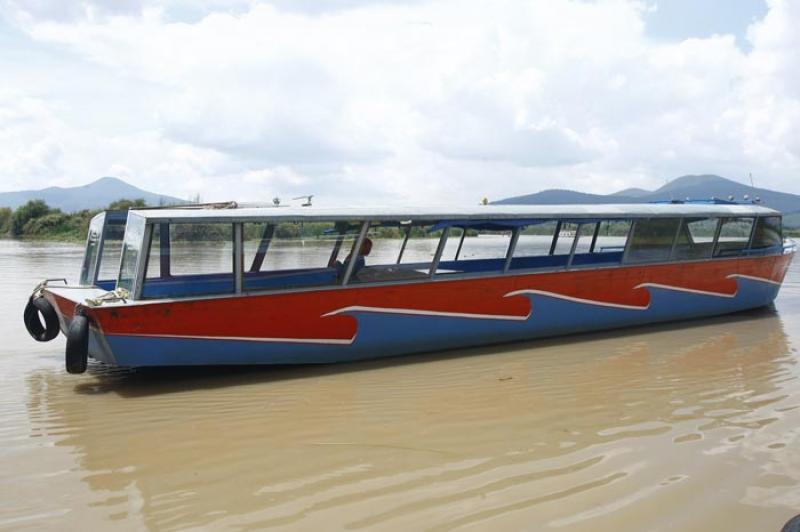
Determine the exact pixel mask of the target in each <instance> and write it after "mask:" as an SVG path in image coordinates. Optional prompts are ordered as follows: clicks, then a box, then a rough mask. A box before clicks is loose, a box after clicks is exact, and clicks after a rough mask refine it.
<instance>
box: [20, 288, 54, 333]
mask: <svg viewBox="0 0 800 532" xmlns="http://www.w3.org/2000/svg"><path fill="white" fill-rule="evenodd" d="M39 314H41V315H42V318H43V319H44V327H42V322H41V321H39ZM22 319H23V321H24V322H25V328H26V329H28V333H29V334H30V335H31V337H32V338H33V339H34V340H36V341H37V342H49V341H50V340H52V339H53V338H55V337H56V336H58V332H59V330H60V325H59V324H58V314H56V309H54V308H53V305H51V304H50V302H49V301H48V300H46V299H45V298H43V297H41V296H39V297H32V298H30V299H29V300H28V304H27V305H25V312H24V313H23V315H22Z"/></svg>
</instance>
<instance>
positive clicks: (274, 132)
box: [0, 0, 800, 204]
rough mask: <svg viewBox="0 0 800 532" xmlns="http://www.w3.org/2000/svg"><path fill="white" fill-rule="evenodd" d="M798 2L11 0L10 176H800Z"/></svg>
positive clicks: (358, 194) (444, 187)
mask: <svg viewBox="0 0 800 532" xmlns="http://www.w3.org/2000/svg"><path fill="white" fill-rule="evenodd" d="M798 27H800V2H798V1H797V0H736V1H735V2H731V1H730V0H495V1H493V2H485V1H481V0H406V1H403V2H400V1H393V0H372V1H364V0H325V1H323V0H319V1H313V0H273V1H271V2H257V1H251V0H239V1H236V0H234V1H224V0H83V1H77V0H76V1H70V0H0V79H2V82H0V190H17V189H23V188H42V187H45V186H50V185H60V186H70V185H76V184H83V183H86V182H89V181H93V180H95V179H97V178H99V177H101V176H105V175H114V176H118V177H121V178H123V179H125V180H127V181H129V182H130V183H133V184H135V185H137V186H139V187H142V188H145V189H148V190H152V191H157V192H161V193H165V194H172V195H175V196H179V197H184V198H185V197H189V196H193V195H195V194H200V195H201V196H202V197H203V199H206V200H221V199H239V200H252V201H256V200H269V199H271V198H272V197H273V196H275V195H278V196H281V197H284V198H288V197H292V196H295V195H300V194H315V195H316V196H317V198H318V201H321V202H323V203H326V204H336V203H362V204H363V203H382V204H388V203H412V204H413V203H428V204H429V203H453V202H470V203H471V202H476V201H478V200H479V199H480V198H481V197H483V196H488V197H489V198H490V199H499V198H501V197H506V196H510V195H517V194H524V193H529V192H535V191H537V190H540V189H543V188H574V189H578V190H583V191H590V192H598V193H607V192H612V191H615V190H618V189H621V188H625V187H629V186H636V187H644V188H656V187H658V186H660V185H662V184H663V183H664V182H665V180H668V179H670V178H673V177H677V176H679V175H683V174H687V173H717V174H720V175H724V176H727V177H730V178H733V179H738V180H740V181H746V180H747V175H748V173H750V172H752V173H753V175H754V178H755V180H756V184H757V185H759V186H763V187H768V188H777V189H783V190H787V191H792V192H795V193H800V178H799V177H800V32H798V31H797V28H798Z"/></svg>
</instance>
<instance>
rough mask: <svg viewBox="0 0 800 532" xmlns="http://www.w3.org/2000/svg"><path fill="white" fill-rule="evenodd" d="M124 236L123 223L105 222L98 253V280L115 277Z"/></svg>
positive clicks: (108, 279)
mask: <svg viewBox="0 0 800 532" xmlns="http://www.w3.org/2000/svg"><path fill="white" fill-rule="evenodd" d="M124 236H125V225H124V224H121V223H110V222H107V223H106V225H105V228H104V229H103V252H102V253H101V254H100V267H99V270H98V274H97V279H98V281H111V282H112V283H113V282H114V281H115V280H116V278H117V272H118V271H119V258H120V255H121V254H122V238H123V237H124Z"/></svg>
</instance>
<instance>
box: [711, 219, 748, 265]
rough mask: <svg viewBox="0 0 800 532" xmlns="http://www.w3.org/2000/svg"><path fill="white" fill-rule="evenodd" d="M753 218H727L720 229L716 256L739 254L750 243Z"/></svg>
mask: <svg viewBox="0 0 800 532" xmlns="http://www.w3.org/2000/svg"><path fill="white" fill-rule="evenodd" d="M752 230H753V218H726V219H723V220H722V226H721V227H720V230H719V238H718V239H717V247H716V249H715V251H714V256H715V257H729V256H733V255H739V254H740V253H741V252H742V250H743V249H745V248H747V247H748V245H749V244H750V233H751V232H752Z"/></svg>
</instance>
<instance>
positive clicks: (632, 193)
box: [611, 188, 650, 198]
mask: <svg viewBox="0 0 800 532" xmlns="http://www.w3.org/2000/svg"><path fill="white" fill-rule="evenodd" d="M648 194H650V191H649V190H645V189H643V188H626V189H625V190H620V191H619V192H614V193H613V194H611V195H612V196H627V197H629V198H639V197H641V196H647V195H648Z"/></svg>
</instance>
